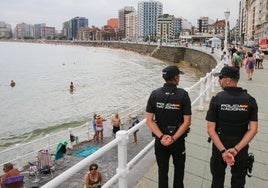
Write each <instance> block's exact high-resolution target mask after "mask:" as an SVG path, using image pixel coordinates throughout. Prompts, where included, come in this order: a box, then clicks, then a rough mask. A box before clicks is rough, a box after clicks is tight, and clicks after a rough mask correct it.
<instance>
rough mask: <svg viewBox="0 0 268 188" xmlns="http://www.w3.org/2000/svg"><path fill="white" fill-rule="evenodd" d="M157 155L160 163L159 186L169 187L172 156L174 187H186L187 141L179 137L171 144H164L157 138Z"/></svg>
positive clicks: (160, 187) (162, 187) (159, 187)
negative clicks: (184, 182) (184, 183)
mask: <svg viewBox="0 0 268 188" xmlns="http://www.w3.org/2000/svg"><path fill="white" fill-rule="evenodd" d="M155 156H156V161H157V164H158V188H168V171H169V158H170V156H172V158H173V165H174V179H173V188H184V185H183V178H184V168H185V156H186V153H185V141H184V138H181V139H178V140H177V141H176V142H175V143H173V144H172V145H171V146H168V147H166V146H163V145H162V144H161V143H160V140H159V139H158V138H155Z"/></svg>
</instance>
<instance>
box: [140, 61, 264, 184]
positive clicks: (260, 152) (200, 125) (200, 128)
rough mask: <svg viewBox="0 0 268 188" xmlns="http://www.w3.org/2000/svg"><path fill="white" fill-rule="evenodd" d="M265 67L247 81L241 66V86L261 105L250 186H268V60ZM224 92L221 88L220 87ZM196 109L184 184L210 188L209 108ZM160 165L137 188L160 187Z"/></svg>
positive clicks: (187, 149) (187, 152)
mask: <svg viewBox="0 0 268 188" xmlns="http://www.w3.org/2000/svg"><path fill="white" fill-rule="evenodd" d="M263 65H264V69H256V70H255V71H254V75H253V80H252V81H248V80H247V74H246V72H245V69H244V68H241V70H240V74H241V78H240V81H239V84H238V85H239V86H240V87H243V88H244V89H247V90H248V92H249V93H250V94H251V95H252V96H254V97H255V98H256V100H257V103H258V106H259V114H258V115H259V131H258V133H257V135H256V136H255V138H254V139H253V140H252V141H251V143H250V149H249V152H253V153H254V155H255V162H254V165H253V176H252V177H251V178H248V177H247V179H246V187H247V188H253V187H254V188H265V187H268V147H267V145H268V126H267V124H268V95H267V96H266V94H267V93H268V84H267V77H268V60H267V59H266V60H265V61H264V62H263ZM216 90H217V91H220V90H221V88H220V87H219V88H217V89H216ZM265 93H266V94H265ZM207 107H208V105H206V108H205V110H204V111H197V110H193V116H192V126H191V132H190V134H189V136H188V137H187V138H186V154H187V159H186V169H185V178H184V185H185V188H209V187H210V184H211V174H210V169H209V160H210V156H211V143H208V142H207V132H206V121H205V116H206V110H207ZM157 170H158V168H157V164H156V162H154V165H153V166H152V168H151V169H150V170H149V171H148V172H147V173H146V174H145V175H144V177H143V178H142V179H141V180H140V181H139V183H138V184H137V185H136V188H145V187H146V188H147V187H148V188H155V187H157V186H158V172H157ZM226 172H227V174H226V179H225V187H226V188H227V187H231V186H230V171H229V170H227V171H226ZM172 182H173V164H172V161H171V162H170V174H169V185H170V187H172Z"/></svg>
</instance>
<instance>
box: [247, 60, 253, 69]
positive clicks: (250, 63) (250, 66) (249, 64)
mask: <svg viewBox="0 0 268 188" xmlns="http://www.w3.org/2000/svg"><path fill="white" fill-rule="evenodd" d="M248 68H249V69H253V68H254V63H253V62H252V61H250V62H249V63H248Z"/></svg>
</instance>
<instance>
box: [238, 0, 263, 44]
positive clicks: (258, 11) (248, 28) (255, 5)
mask: <svg viewBox="0 0 268 188" xmlns="http://www.w3.org/2000/svg"><path fill="white" fill-rule="evenodd" d="M238 30H239V40H240V42H241V44H246V45H248V46H250V45H258V43H259V39H260V38H264V37H268V1H267V0H241V1H240V3H239V29H238Z"/></svg>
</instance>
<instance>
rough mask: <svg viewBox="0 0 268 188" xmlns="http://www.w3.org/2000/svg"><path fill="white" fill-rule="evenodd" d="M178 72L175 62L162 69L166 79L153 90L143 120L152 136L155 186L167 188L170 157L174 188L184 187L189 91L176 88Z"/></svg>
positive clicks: (189, 113) (189, 104)
mask: <svg viewBox="0 0 268 188" xmlns="http://www.w3.org/2000/svg"><path fill="white" fill-rule="evenodd" d="M180 74H184V73H183V72H182V71H180V69H179V68H178V67H177V66H168V67H166V68H164V69H163V71H162V76H163V78H164V80H165V81H166V83H165V84H164V86H163V87H161V88H158V89H156V90H154V91H153V92H152V93H151V95H150V98H149V100H148V103H147V107H146V123H147V125H148V126H149V128H150V129H151V131H152V132H153V134H154V136H155V146H154V147H155V155H156V161H157V164H158V168H159V169H158V182H159V184H158V187H159V188H168V170H169V158H170V156H172V158H173V164H174V181H173V187H174V188H183V187H184V185H183V178H184V167H185V155H186V153H185V140H184V137H185V134H186V132H187V130H188V128H189V126H190V125H191V114H192V112H191V101H190V98H189V96H188V93H187V92H186V91H185V90H184V89H181V88H177V85H178V84H179V80H180Z"/></svg>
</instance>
